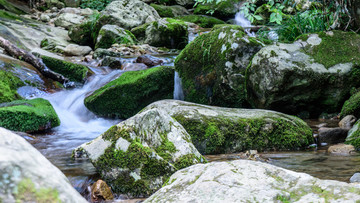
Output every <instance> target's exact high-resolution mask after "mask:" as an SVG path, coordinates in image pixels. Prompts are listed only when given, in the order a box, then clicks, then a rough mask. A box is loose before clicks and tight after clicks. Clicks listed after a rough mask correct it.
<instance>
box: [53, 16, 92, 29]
mask: <svg viewBox="0 0 360 203" xmlns="http://www.w3.org/2000/svg"><path fill="white" fill-rule="evenodd" d="M84 20H85V17H84V16H81V15H78V14H73V13H62V14H60V15H59V16H58V17H56V19H55V21H54V24H55V25H56V26H58V27H63V28H65V29H70V28H71V27H72V26H73V25H79V24H81V23H82V22H83V21H84Z"/></svg>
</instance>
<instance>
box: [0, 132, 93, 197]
mask: <svg viewBox="0 0 360 203" xmlns="http://www.w3.org/2000/svg"><path fill="white" fill-rule="evenodd" d="M0 163H1V164H0V174H1V176H0V202H4V203H5V202H54V203H55V202H78V203H86V202H87V201H86V200H85V199H84V198H83V197H82V196H81V195H80V194H79V193H78V192H77V191H76V190H75V189H74V187H73V186H72V185H71V184H70V182H69V180H68V179H67V178H66V176H65V175H64V174H63V173H62V172H61V171H60V170H59V169H58V168H57V167H56V166H54V165H53V164H51V163H50V161H49V160H47V159H46V158H45V157H44V156H43V155H42V154H41V153H40V152H39V151H37V150H36V149H35V148H34V147H33V146H31V144H30V143H28V142H27V141H26V140H25V139H23V138H22V137H20V136H19V135H16V134H14V133H12V132H10V131H9V130H6V129H4V128H0Z"/></svg>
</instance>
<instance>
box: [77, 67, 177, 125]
mask: <svg viewBox="0 0 360 203" xmlns="http://www.w3.org/2000/svg"><path fill="white" fill-rule="evenodd" d="M173 81H174V70H173V69H172V68H170V67H165V66H162V67H156V68H150V69H147V70H142V71H134V72H125V73H124V74H122V75H121V76H120V77H119V78H117V79H115V80H113V81H111V82H109V83H108V84H106V85H105V86H103V87H101V88H100V89H98V90H96V91H95V92H94V93H92V94H91V95H90V96H88V97H86V98H85V101H84V102H85V106H86V107H87V108H88V109H89V110H90V111H92V112H94V113H95V114H97V115H101V116H108V117H119V118H129V117H131V116H133V115H135V114H136V113H137V112H138V111H140V110H141V109H142V108H144V107H145V106H147V105H149V104H150V103H152V102H155V101H158V100H162V99H171V98H172V97H173V88H174V82H173Z"/></svg>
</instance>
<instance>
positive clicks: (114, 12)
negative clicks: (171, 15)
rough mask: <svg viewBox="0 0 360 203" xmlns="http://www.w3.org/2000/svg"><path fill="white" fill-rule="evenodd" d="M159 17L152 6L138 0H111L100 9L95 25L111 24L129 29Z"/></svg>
mask: <svg viewBox="0 0 360 203" xmlns="http://www.w3.org/2000/svg"><path fill="white" fill-rule="evenodd" d="M159 18H160V16H159V14H158V13H157V12H156V10H155V9H154V8H153V7H151V6H149V5H147V4H146V3H144V2H142V1H140V0H118V1H113V2H111V3H110V4H109V5H107V6H106V8H105V9H104V10H103V11H101V15H100V18H99V20H98V22H97V26H98V27H102V26H104V25H106V24H112V25H118V26H119V27H122V28H124V29H131V28H134V27H137V26H139V25H142V24H144V23H148V22H151V21H154V20H157V19H159Z"/></svg>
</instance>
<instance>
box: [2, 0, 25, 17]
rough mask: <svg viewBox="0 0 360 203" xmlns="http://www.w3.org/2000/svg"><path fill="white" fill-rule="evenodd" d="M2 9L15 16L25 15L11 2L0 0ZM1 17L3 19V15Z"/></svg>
mask: <svg viewBox="0 0 360 203" xmlns="http://www.w3.org/2000/svg"><path fill="white" fill-rule="evenodd" d="M0 9H5V10H8V11H10V12H12V13H14V14H18V15H20V14H25V12H24V11H22V10H20V9H18V8H17V7H15V6H14V5H13V4H11V3H10V2H9V1H7V0H0ZM0 17H2V15H1V14H0Z"/></svg>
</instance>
